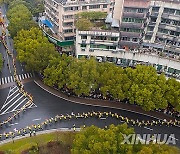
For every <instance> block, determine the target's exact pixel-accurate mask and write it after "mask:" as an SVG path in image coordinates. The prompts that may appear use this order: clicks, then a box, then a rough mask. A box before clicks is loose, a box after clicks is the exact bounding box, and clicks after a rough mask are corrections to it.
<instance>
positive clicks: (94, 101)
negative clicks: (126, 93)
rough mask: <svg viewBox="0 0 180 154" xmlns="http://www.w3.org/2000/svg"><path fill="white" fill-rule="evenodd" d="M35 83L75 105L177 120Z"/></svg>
mask: <svg viewBox="0 0 180 154" xmlns="http://www.w3.org/2000/svg"><path fill="white" fill-rule="evenodd" d="M34 82H35V83H36V84H37V85H38V86H40V87H41V88H43V89H44V90H46V91H48V92H49V93H51V94H54V95H56V96H58V97H62V98H63V99H65V100H68V101H71V102H74V103H79V104H84V105H92V106H101V107H109V108H116V109H122V110H126V111H129V112H135V113H139V114H143V115H147V116H150V117H153V118H157V119H167V120H175V118H173V117H171V116H168V115H166V114H164V113H161V112H155V111H144V110H142V109H141V107H139V106H135V105H130V104H125V103H120V102H115V101H108V100H98V99H88V98H78V97H73V96H70V97H68V96H67V95H65V94H63V93H61V92H59V91H57V90H55V89H53V88H51V87H49V86H47V85H45V84H44V83H43V82H42V81H41V80H39V79H36V80H34Z"/></svg>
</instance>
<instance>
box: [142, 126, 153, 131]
mask: <svg viewBox="0 0 180 154" xmlns="http://www.w3.org/2000/svg"><path fill="white" fill-rule="evenodd" d="M144 128H146V129H149V130H151V131H153V129H152V128H149V127H144Z"/></svg>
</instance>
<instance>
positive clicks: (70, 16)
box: [64, 15, 73, 19]
mask: <svg viewBox="0 0 180 154" xmlns="http://www.w3.org/2000/svg"><path fill="white" fill-rule="evenodd" d="M64 19H73V15H65V16H64Z"/></svg>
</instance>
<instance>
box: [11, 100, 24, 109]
mask: <svg viewBox="0 0 180 154" xmlns="http://www.w3.org/2000/svg"><path fill="white" fill-rule="evenodd" d="M26 99H27V98H25V99H23V100H22V101H21V102H20V103H19V104H18V105H17V106H16V107H15V108H14V109H13V110H12V111H15V110H16V109H17V108H18V107H19V106H20V105H21V104H22V103H23V102H24V101H25V100H26Z"/></svg>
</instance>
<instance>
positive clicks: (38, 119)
mask: <svg viewBox="0 0 180 154" xmlns="http://www.w3.org/2000/svg"><path fill="white" fill-rule="evenodd" d="M38 120H41V118H39V119H33V120H32V121H38Z"/></svg>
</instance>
